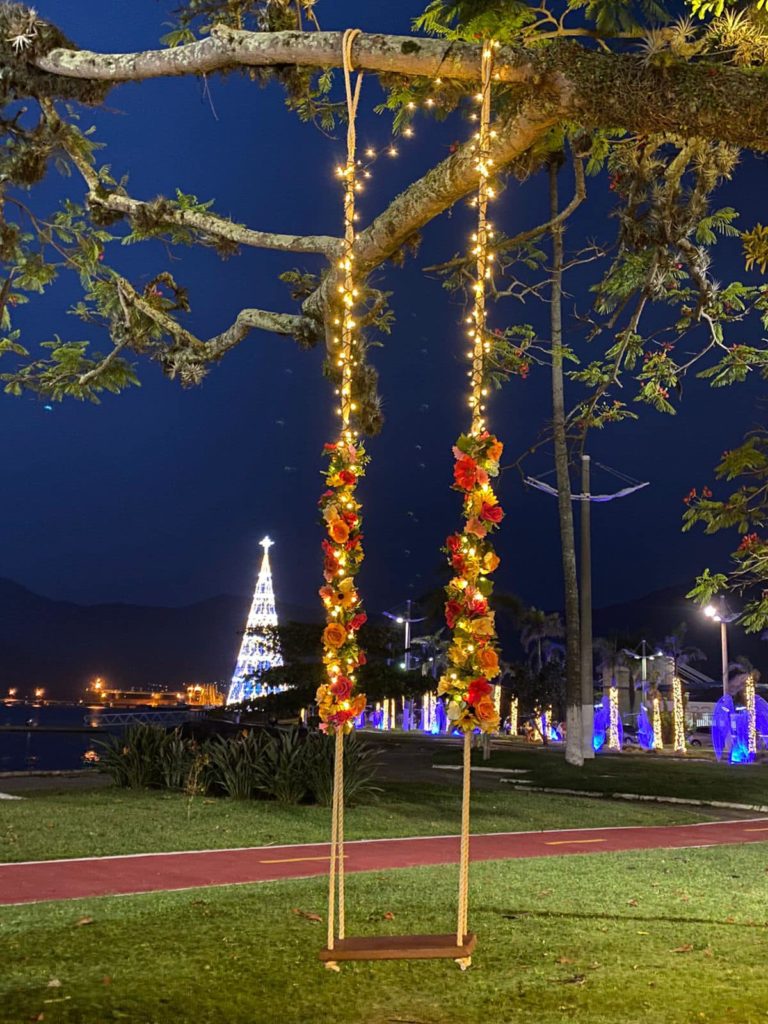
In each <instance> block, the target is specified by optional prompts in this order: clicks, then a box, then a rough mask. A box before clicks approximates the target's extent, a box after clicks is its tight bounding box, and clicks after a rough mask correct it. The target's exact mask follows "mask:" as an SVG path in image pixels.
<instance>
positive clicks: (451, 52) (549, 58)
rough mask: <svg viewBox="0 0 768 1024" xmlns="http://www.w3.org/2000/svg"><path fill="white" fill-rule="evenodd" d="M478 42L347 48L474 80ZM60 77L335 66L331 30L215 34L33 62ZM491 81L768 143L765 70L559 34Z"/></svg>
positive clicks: (565, 106)
mask: <svg viewBox="0 0 768 1024" xmlns="http://www.w3.org/2000/svg"><path fill="white" fill-rule="evenodd" d="M480 52H481V47H480V46H479V45H477V46H474V45H471V44H468V43H455V42H453V43H451V42H446V41H445V40H435V39H424V38H421V37H408V36H388V35H373V34H363V35H360V36H358V37H357V39H356V40H355V44H354V54H353V57H354V62H355V65H356V66H357V67H359V68H362V69H365V70H372V71H380V72H385V73H396V74H402V75H411V76H415V77H419V76H422V77H427V78H434V77H436V76H442V77H444V78H453V79H458V80H462V81H476V80H477V79H478V78H479V67H480ZM32 62H33V64H34V65H35V67H37V68H38V69H40V70H43V71H47V72H50V73H51V74H53V75H57V76H60V77H62V78H64V79H71V78H80V79H86V80H92V81H107V82H123V81H138V80H141V79H145V78H157V77H162V76H167V75H190V74H204V73H207V72H210V71H215V70H219V69H222V68H232V67H238V66H250V67H281V66H285V65H293V66H301V67H317V68H324V67H338V66H340V65H341V33H340V32H274V33H270V32H240V31H236V30H233V29H228V28H218V29H216V30H214V32H213V33H212V34H211V36H210V37H209V38H208V39H204V40H202V41H200V42H196V43H190V44H188V45H187V46H179V47H176V48H175V49H167V50H147V51H144V52H141V53H127V54H100V53H91V52H89V51H85V50H66V49H61V48H59V49H53V50H50V51H49V52H48V53H47V54H44V55H40V56H37V57H34V58H32ZM494 67H495V75H496V77H497V80H498V81H500V82H514V83H520V84H522V85H533V86H537V87H538V86H541V85H547V86H548V87H549V89H550V90H552V89H556V90H557V91H558V92H559V94H560V97H561V101H562V109H561V111H560V120H561V121H573V122H575V123H577V124H580V125H582V126H583V127H586V128H610V129H625V130H627V131H631V132H642V133H653V132H673V133H675V134H678V135H683V136H693V135H698V136H701V137H703V138H709V139H720V140H722V141H723V142H730V143H733V144H734V145H737V146H741V147H745V148H754V149H758V150H764V149H768V75H766V73H765V72H764V71H763V70H762V69H756V68H735V67H729V66H727V65H724V64H723V63H719V62H714V63H705V62H704V61H695V62H689V63H686V62H684V61H680V63H677V64H672V65H670V66H665V67H657V66H654V65H653V64H649V63H648V62H647V61H645V60H644V59H643V57H641V56H639V55H636V54H629V53H611V52H606V51H605V50H595V49H588V48H587V47H585V46H584V45H582V44H580V43H578V42H575V41H573V40H568V39H563V40H557V41H555V42H553V43H552V44H551V45H550V46H547V47H539V48H537V49H526V48H525V47H523V46H514V47H513V46H507V47H501V48H500V49H499V51H498V53H497V56H496V59H495V63H494Z"/></svg>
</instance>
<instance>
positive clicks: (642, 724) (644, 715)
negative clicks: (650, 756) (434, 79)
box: [637, 704, 654, 750]
mask: <svg viewBox="0 0 768 1024" xmlns="http://www.w3.org/2000/svg"><path fill="white" fill-rule="evenodd" d="M637 742H638V743H639V744H640V746H641V747H642V748H643V750H653V747H654V736H653V725H652V724H651V720H650V719H649V718H648V712H647V711H646V710H645V706H644V705H643V704H641V705H640V711H639V712H638V714H637Z"/></svg>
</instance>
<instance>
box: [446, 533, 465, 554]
mask: <svg viewBox="0 0 768 1024" xmlns="http://www.w3.org/2000/svg"><path fill="white" fill-rule="evenodd" d="M445 546H446V547H447V548H448V550H449V551H450V552H451V553H452V554H456V552H457V551H458V550H459V548H460V547H461V537H460V536H459V534H458V533H452V534H451V535H450V537H447V538H446V541H445Z"/></svg>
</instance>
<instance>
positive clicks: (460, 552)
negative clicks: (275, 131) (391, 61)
mask: <svg viewBox="0 0 768 1024" xmlns="http://www.w3.org/2000/svg"><path fill="white" fill-rule="evenodd" d="M359 32H360V30H359V29H348V30H347V31H346V32H345V33H344V35H343V38H342V63H343V69H344V84H345V89H346V99H347V112H348V118H349V123H348V129H347V160H346V164H345V165H344V167H343V168H339V171H338V173H339V176H340V177H342V178H343V184H344V253H343V256H342V258H341V261H340V263H339V269H340V270H341V271H342V274H341V278H342V283H341V284H340V285H339V288H338V291H339V298H340V307H341V311H340V314H339V317H338V318H337V319H336V320H335V321H334V324H333V327H334V329H335V332H336V333H334V332H331V338H330V341H331V344H332V361H333V370H334V372H335V375H336V378H337V381H338V388H337V393H338V394H339V396H340V401H339V407H338V410H337V411H338V413H339V415H340V417H341V429H340V433H339V437H338V440H337V441H335V442H334V443H333V444H326V445H325V451H326V453H327V454H328V456H329V460H330V461H329V466H328V469H327V472H326V483H327V490H326V491H325V492H324V494H323V496H322V498H321V499H320V509H321V512H322V515H323V519H324V520H325V523H326V527H327V532H328V536H327V538H326V539H325V540H324V541H323V550H324V553H325V563H324V575H325V581H326V583H325V586H323V587H322V588H321V590H320V596H321V597H322V599H323V603H324V605H325V608H326V616H327V625H326V627H325V630H324V632H323V645H324V655H323V660H324V664H325V667H326V671H327V682H325V683H324V684H323V685H322V686H320V688H319V690H318V693H317V701H318V711H319V715H320V718H321V723H322V724H321V729H323V730H324V731H325V732H327V733H329V734H332V735H335V757H334V785H333V797H332V807H331V849H330V870H329V880H328V937H327V945H326V947H325V948H324V949H323V950H321V951H320V954H319V955H320V959H321V960H324V961H325V962H326V966H327V967H330V968H332V969H338V963H337V961H339V960H383V959H427V958H438V957H440V958H450V959H454V960H456V961H457V963H458V964H459V965H460V966H461V968H462V969H464V968H466V967H468V966H469V964H470V962H471V959H470V957H471V953H472V950H473V948H474V945H475V936H474V935H472V934H470V933H469V932H468V931H467V928H468V911H469V825H470V777H471V765H470V746H471V734H472V732H473V731H475V729H477V728H479V729H481V730H482V731H484V732H492V731H495V730H496V729H498V725H499V716H498V711H497V709H496V702H495V701H494V699H493V697H492V696H491V694H492V692H493V687H492V685H491V684H490V682H489V680H490V679H493V678H495V677H496V676H498V675H499V671H500V670H499V659H498V648H497V644H496V632H495V624H494V616H493V612H492V611H490V609H489V607H488V596H489V595H490V593H491V591H492V589H493V584H492V583H491V581H490V579H489V576H490V574H491V573H492V572H493V571H494V570H495V569H496V567H497V566H498V564H499V559H498V557H497V555H496V554H495V552H494V550H493V548H492V546H491V544H490V542H489V540H488V539H487V535H488V534H489V533H490V532H491V531H492V530H494V529H495V528H496V527H497V526H498V524H499V522H500V521H501V519H502V517H503V515H504V513H503V511H502V509H501V507H500V506H499V504H498V502H497V500H496V496H495V495H494V493H493V489H492V488H491V486H490V477H492V476H496V475H497V474H498V472H499V458H500V457H501V453H502V450H503V449H502V445H501V444H500V442H499V441H498V440H497V439H496V438H495V437H494V436H493V435H491V434H489V433H488V430H487V429H486V425H485V405H484V397H485V395H486V394H487V362H488V359H489V355H490V353H491V352H492V349H493V345H492V337H491V336H490V335H489V334H488V331H487V329H486V310H485V289H486V279H487V278H488V277H490V270H489V267H490V262H491V260H492V258H493V257H492V256H491V255H490V253H489V251H488V250H489V240H490V239H491V238H492V237H493V231H492V230H491V225H490V224H489V223H488V220H487V207H488V200H489V197H490V196H491V195H492V194H493V193H492V189H491V186H490V181H489V178H490V175H491V166H492V160H491V159H490V140H491V138H492V134H493V133H492V131H491V128H490V115H491V80H492V69H493V46H492V45H491V44H486V45H485V46H484V47H483V56H482V86H481V89H482V91H481V95H480V97H479V98H480V100H481V107H480V125H479V132H478V134H477V137H476V139H475V142H474V151H475V153H476V166H477V171H478V179H479V185H478V193H477V208H478V221H477V231H476V233H475V234H474V235H473V249H472V252H473V255H474V256H475V257H476V266H477V279H476V281H475V283H474V286H473V292H474V302H473V310H472V313H471V315H470V317H469V318H468V320H467V322H468V323H469V324H470V329H469V336H470V338H471V339H472V348H471V351H470V352H469V356H470V358H471V360H472V363H471V370H470V371H469V377H470V396H469V405H470V408H471V411H472V416H471V426H470V430H469V433H468V434H463V435H462V436H461V437H460V438H459V440H458V442H457V444H456V446H455V448H454V455H455V457H456V465H455V467H454V480H455V483H454V488H455V489H456V490H458V491H460V492H461V493H462V495H463V499H464V518H465V522H464V526H463V529H462V532H461V533H457V534H454V535H452V536H451V537H449V538H448V540H447V542H446V548H445V550H446V553H447V555H448V558H449V562H450V564H451V566H452V569H453V573H454V578H453V579H452V580H451V582H450V583H449V585H448V587H447V588H446V592H447V598H448V599H447V602H446V606H445V607H446V620H447V622H448V626H449V628H450V629H451V630H452V634H453V636H452V645H451V650H450V652H449V659H450V663H451V666H452V667H451V669H450V670H449V672H448V673H447V674H446V675H445V676H443V678H442V679H441V680H440V684H439V688H438V692H439V693H440V694H442V695H443V697H444V699H445V701H446V704H447V714H448V717H449V719H450V720H451V723H452V728H453V729H454V730H455V729H458V730H459V731H461V732H463V734H464V748H463V787H462V812H461V841H460V851H459V895H458V919H457V926H456V931H455V932H454V933H450V934H446V935H410V936H391V935H388V936H373V937H370V936H366V937H361V938H349V939H348V938H346V937H345V919H344V897H345V892H344V735H345V733H347V732H350V731H351V730H352V728H353V723H354V720H355V718H356V717H357V716H358V715H359V714H360V713H361V712H362V711H363V710H364V709H365V704H366V698H365V695H364V694H362V693H359V692H358V691H357V690H356V680H355V672H356V670H357V669H358V668H359V666H360V665H362V664H364V663H365V656H364V653H363V652H362V650H361V649H360V647H359V644H358V641H357V631H358V630H359V629H360V627H361V626H362V625H363V623H364V622H365V621H366V616H365V613H364V612H363V610H362V602H361V600H360V597H359V594H358V592H357V590H356V587H355V576H356V574H357V572H358V571H359V568H360V565H361V563H362V560H363V552H362V546H361V539H362V534H361V526H362V515H361V507H360V504H359V502H358V501H357V500H356V496H355V489H356V485H357V481H358V480H359V478H360V477H361V476H362V475H363V473H364V470H365V466H366V464H367V456H366V454H365V450H364V448H363V445H362V443H361V442H360V440H359V437H358V432H357V430H356V427H355V415H354V414H355V412H356V405H355V402H354V400H353V383H354V378H355V367H356V366H357V365H358V364H359V340H358V338H357V336H356V324H355V320H354V307H355V303H356V299H357V296H358V291H357V287H356V281H355V268H354V242H355V225H354V221H355V192H356V188H357V181H356V166H357V163H356V159H355V143H356V138H355V117H356V114H357V107H358V102H359V99H360V88H361V84H362V74H360V73H358V75H357V79H356V81H355V83H354V85H353V82H352V76H353V70H354V69H353V61H352V45H353V43H354V40H355V37H356V36H357V35H358V34H359Z"/></svg>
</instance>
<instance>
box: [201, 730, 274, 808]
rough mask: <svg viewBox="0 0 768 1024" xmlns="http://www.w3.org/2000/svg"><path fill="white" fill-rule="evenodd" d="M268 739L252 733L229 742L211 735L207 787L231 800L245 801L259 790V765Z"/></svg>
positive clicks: (236, 737)
mask: <svg viewBox="0 0 768 1024" xmlns="http://www.w3.org/2000/svg"><path fill="white" fill-rule="evenodd" d="M269 743H270V740H269V737H265V736H264V735H263V734H262V733H257V732H255V731H249V732H243V733H241V734H240V735H239V736H235V737H234V738H232V739H225V738H224V737H223V736H215V737H214V738H213V739H212V740H211V741H210V743H209V744H208V745H207V751H206V753H207V757H208V761H209V763H208V765H207V770H206V773H205V774H206V776H207V781H208V786H209V788H212V789H213V790H214V791H218V792H221V793H224V794H225V795H226V796H230V797H232V798H233V799H235V800H248V799H249V798H250V797H253V796H255V795H256V794H257V793H258V791H259V790H260V789H261V788H262V782H263V779H264V771H263V762H264V758H265V750H266V747H267V746H268V744H269Z"/></svg>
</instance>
